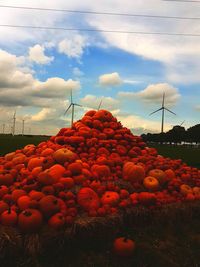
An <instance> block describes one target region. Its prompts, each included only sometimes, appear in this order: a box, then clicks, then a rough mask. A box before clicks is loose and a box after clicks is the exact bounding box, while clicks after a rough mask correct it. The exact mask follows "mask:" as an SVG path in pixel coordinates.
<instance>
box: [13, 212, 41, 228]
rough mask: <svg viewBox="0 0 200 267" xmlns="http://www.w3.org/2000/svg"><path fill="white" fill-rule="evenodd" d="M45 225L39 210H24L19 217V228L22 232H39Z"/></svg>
mask: <svg viewBox="0 0 200 267" xmlns="http://www.w3.org/2000/svg"><path fill="white" fill-rule="evenodd" d="M42 223H43V216H42V214H41V212H40V211H39V210H36V209H26V210H23V211H22V212H21V213H20V214H19V217H18V227H19V229H20V230H21V231H22V232H25V233H33V232H36V231H38V230H39V229H40V228H41V226H42Z"/></svg>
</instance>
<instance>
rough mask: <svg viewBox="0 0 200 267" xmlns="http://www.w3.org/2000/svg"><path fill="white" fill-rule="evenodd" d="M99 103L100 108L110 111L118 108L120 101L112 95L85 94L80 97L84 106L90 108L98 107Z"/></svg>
mask: <svg viewBox="0 0 200 267" xmlns="http://www.w3.org/2000/svg"><path fill="white" fill-rule="evenodd" d="M100 103H101V109H107V110H110V111H112V112H113V111H114V110H116V109H118V108H119V106H120V102H119V100H117V99H115V98H112V97H104V96H100V97H97V96H95V95H86V96H85V97H84V98H82V99H81V104H82V105H83V106H85V107H89V108H92V109H98V106H99V105H100Z"/></svg>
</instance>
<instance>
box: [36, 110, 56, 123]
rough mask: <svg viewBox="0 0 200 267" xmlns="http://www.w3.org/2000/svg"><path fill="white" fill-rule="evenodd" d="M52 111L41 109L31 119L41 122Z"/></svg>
mask: <svg viewBox="0 0 200 267" xmlns="http://www.w3.org/2000/svg"><path fill="white" fill-rule="evenodd" d="M52 111H55V110H52V109H50V108H43V109H42V110H40V111H39V112H38V113H37V114H35V115H33V116H31V119H32V120H33V121H43V120H44V119H46V118H47V117H48V116H49V115H50V114H51V112H52Z"/></svg>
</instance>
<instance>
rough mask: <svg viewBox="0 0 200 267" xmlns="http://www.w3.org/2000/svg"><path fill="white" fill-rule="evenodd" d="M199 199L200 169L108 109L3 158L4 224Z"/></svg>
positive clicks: (0, 218)
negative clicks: (152, 144) (160, 149)
mask: <svg viewBox="0 0 200 267" xmlns="http://www.w3.org/2000/svg"><path fill="white" fill-rule="evenodd" d="M196 199H200V171H199V170H198V169H196V168H192V167H189V166H187V165H186V164H184V163H182V162H181V160H171V159H170V158H164V157H162V156H160V155H158V154H157V151H156V150H155V149H153V148H148V147H146V145H145V143H144V142H143V141H142V139H141V137H138V136H134V135H133V134H132V133H131V131H130V130H129V129H127V128H125V127H123V126H122V125H121V123H120V122H118V121H117V119H116V118H115V117H113V116H112V114H111V113H110V112H109V111H106V110H99V111H94V110H91V111H88V112H87V113H86V114H85V115H84V117H83V118H82V119H81V120H79V121H77V122H75V123H74V124H73V127H72V128H63V129H61V130H60V131H59V133H58V134H57V135H56V136H53V137H51V138H50V139H49V140H48V141H46V142H42V143H40V144H39V145H38V146H35V145H32V144H30V145H27V146H25V147H24V148H23V149H20V150H16V151H15V152H12V153H9V154H6V155H5V156H4V157H0V224H1V225H4V226H13V227H18V229H19V230H20V231H22V232H25V233H31V232H35V231H39V230H40V229H41V228H42V226H43V225H45V224H48V225H49V227H51V228H54V229H62V228H66V227H68V226H71V225H73V223H74V222H75V221H76V219H77V218H78V217H79V216H92V217H103V216H110V215H112V214H116V213H120V212H121V211H122V210H124V209H130V208H131V207H133V206H136V205H138V206H139V205H142V206H143V205H145V206H148V207H150V208H152V207H154V208H155V207H160V206H162V205H165V204H169V203H173V202H181V201H193V200H196Z"/></svg>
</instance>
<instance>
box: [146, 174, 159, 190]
mask: <svg viewBox="0 0 200 267" xmlns="http://www.w3.org/2000/svg"><path fill="white" fill-rule="evenodd" d="M143 185H144V187H145V188H146V189H148V190H149V191H157V190H158V189H159V185H160V184H159V181H158V180H157V179H156V178H155V177H153V176H147V177H145V178H144V181H143Z"/></svg>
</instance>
